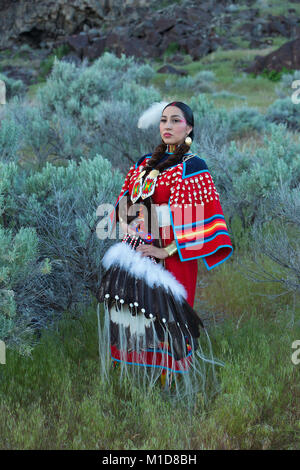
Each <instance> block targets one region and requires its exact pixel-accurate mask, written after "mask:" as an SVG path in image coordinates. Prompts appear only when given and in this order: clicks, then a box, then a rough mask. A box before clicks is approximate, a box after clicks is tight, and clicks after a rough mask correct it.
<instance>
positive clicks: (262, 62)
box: [244, 37, 300, 73]
mask: <svg viewBox="0 0 300 470" xmlns="http://www.w3.org/2000/svg"><path fill="white" fill-rule="evenodd" d="M283 67H286V68H287V69H290V70H299V69H300V37H299V38H297V39H294V40H293V41H288V42H286V43H285V44H283V45H282V46H281V47H279V49H277V50H276V51H273V52H271V53H270V54H267V55H266V56H256V57H255V62H254V63H253V64H252V65H250V66H249V67H247V68H246V69H244V72H254V73H260V72H262V71H263V70H264V69H266V70H270V71H271V70H276V71H277V72H280V71H281V70H282V68H283Z"/></svg>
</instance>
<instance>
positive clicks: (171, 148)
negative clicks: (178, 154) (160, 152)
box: [166, 144, 179, 153]
mask: <svg viewBox="0 0 300 470" xmlns="http://www.w3.org/2000/svg"><path fill="white" fill-rule="evenodd" d="M177 147H179V145H178V144H167V148H166V153H174V152H175V150H176V149H177Z"/></svg>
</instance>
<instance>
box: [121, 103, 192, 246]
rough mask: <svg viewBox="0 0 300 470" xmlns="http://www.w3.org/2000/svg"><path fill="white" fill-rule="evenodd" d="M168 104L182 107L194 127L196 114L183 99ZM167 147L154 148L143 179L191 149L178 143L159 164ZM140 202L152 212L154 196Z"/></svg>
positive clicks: (167, 166)
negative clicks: (172, 151) (171, 152)
mask: <svg viewBox="0 0 300 470" xmlns="http://www.w3.org/2000/svg"><path fill="white" fill-rule="evenodd" d="M168 106H177V107H178V108H180V109H181V111H182V112H183V114H184V117H185V119H186V122H187V123H188V124H189V125H190V126H193V127H194V115H193V111H192V110H191V108H190V107H189V106H188V105H187V104H185V103H182V102H181V101H173V102H172V103H169V104H167V105H166V106H165V107H164V109H163V111H162V112H164V110H165V109H166V108H167V107H168ZM189 137H191V139H192V140H193V138H194V129H192V130H191V132H190V133H189ZM166 149H167V144H165V143H164V142H162V143H161V144H160V145H158V146H157V147H156V148H155V149H154V152H153V153H152V156H151V158H150V159H149V160H148V162H147V164H146V166H145V171H146V173H145V174H144V176H143V180H144V181H145V178H146V176H147V175H148V174H149V173H150V171H151V170H152V169H153V168H154V167H155V169H156V170H159V171H163V170H165V169H166V168H169V167H170V166H173V165H176V163H179V162H180V161H181V159H182V157H183V155H184V154H186V153H187V152H188V151H189V150H190V146H189V145H187V144H186V143H185V142H183V143H182V144H180V145H178V147H177V148H176V150H175V152H174V153H173V154H170V155H169V157H168V158H167V159H166V160H165V161H164V162H162V163H160V164H158V165H157V162H159V160H160V159H161V158H162V157H163V156H164V155H165V153H166ZM139 203H142V204H143V205H144V206H146V208H147V210H148V211H149V212H148V214H150V211H151V205H152V197H151V196H150V197H148V198H146V199H144V200H142V199H141V198H139V199H138V200H137V201H136V204H139ZM131 205H132V202H131V201H130V200H129V205H128V208H129V207H130V206H131ZM135 217H136V216H127V223H130V222H131V221H132V220H133V219H135ZM152 221H153V223H154V226H155V227H153V229H156V230H157V232H156V233H158V225H157V219H156V217H154V219H153V220H152ZM152 221H151V218H149V220H148V222H149V231H150V232H151V230H152V228H151V223H152ZM154 245H155V246H157V247H159V246H160V243H159V241H158V240H154Z"/></svg>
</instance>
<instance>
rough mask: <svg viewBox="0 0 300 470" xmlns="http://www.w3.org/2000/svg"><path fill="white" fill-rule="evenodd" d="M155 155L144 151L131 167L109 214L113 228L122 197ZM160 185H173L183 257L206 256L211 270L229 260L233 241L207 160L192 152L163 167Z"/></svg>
mask: <svg viewBox="0 0 300 470" xmlns="http://www.w3.org/2000/svg"><path fill="white" fill-rule="evenodd" d="M151 155H152V154H146V155H143V156H142V157H141V158H140V159H139V160H138V162H137V163H136V164H135V165H133V166H132V167H131V168H130V170H129V172H128V174H127V176H126V178H125V182H124V184H123V186H122V190H121V192H120V194H119V197H118V199H117V201H116V203H115V205H114V209H113V210H112V212H111V214H110V217H109V219H110V220H109V225H110V230H112V229H113V228H114V226H115V225H114V224H115V222H116V210H117V207H118V205H119V203H120V201H121V200H122V198H124V197H125V196H127V197H130V191H131V189H132V186H133V184H134V182H135V181H136V179H137V177H138V175H139V174H140V172H142V171H143V169H144V167H145V165H146V163H147V160H148V159H150V158H151ZM156 185H166V186H165V187H166V188H167V187H168V186H169V190H170V194H169V201H168V208H169V214H170V221H171V225H172V229H173V233H174V239H175V241H176V245H177V250H178V253H179V257H180V260H181V261H187V260H191V259H197V258H202V259H203V261H204V263H205V266H206V268H207V269H208V270H210V269H212V268H214V267H216V266H218V265H219V264H221V263H223V262H224V261H226V260H227V259H228V258H229V257H230V256H231V255H232V253H233V247H232V242H231V239H230V235H229V232H228V228H227V224H226V221H225V217H224V213H223V210H222V206H221V203H220V197H219V193H218V191H217V190H216V187H215V184H214V181H213V178H212V175H211V173H210V171H209V169H208V167H207V164H206V162H205V160H204V159H202V158H200V157H199V156H197V155H192V156H191V158H188V159H187V160H186V161H183V162H182V163H179V164H176V165H174V166H173V167H170V168H168V169H167V170H165V171H163V172H162V173H161V175H160V176H159V177H158V179H157V182H156Z"/></svg>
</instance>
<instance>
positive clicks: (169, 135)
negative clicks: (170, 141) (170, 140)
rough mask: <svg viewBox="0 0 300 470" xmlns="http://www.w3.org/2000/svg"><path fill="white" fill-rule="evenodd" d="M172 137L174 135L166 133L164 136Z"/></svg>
mask: <svg viewBox="0 0 300 470" xmlns="http://www.w3.org/2000/svg"><path fill="white" fill-rule="evenodd" d="M171 135H172V134H170V133H169V132H166V133H165V134H164V136H165V137H171Z"/></svg>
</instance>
